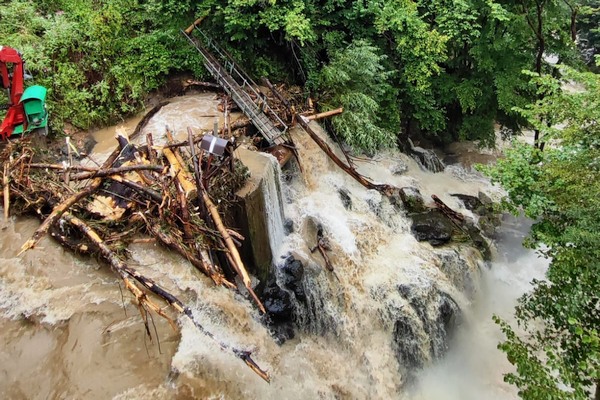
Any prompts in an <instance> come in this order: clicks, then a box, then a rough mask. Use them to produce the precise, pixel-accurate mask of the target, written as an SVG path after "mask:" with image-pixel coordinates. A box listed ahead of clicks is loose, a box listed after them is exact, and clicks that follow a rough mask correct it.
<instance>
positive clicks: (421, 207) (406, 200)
mask: <svg viewBox="0 0 600 400" xmlns="http://www.w3.org/2000/svg"><path fill="white" fill-rule="evenodd" d="M398 195H399V196H400V199H401V201H402V204H403V205H404V208H405V209H406V211H408V212H409V213H420V212H423V211H425V210H426V209H427V208H426V207H425V201H424V200H423V196H422V195H421V192H420V191H419V189H417V188H415V187H403V188H400V190H399V191H398Z"/></svg>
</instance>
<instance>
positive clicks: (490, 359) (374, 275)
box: [0, 94, 545, 400]
mask: <svg viewBox="0 0 600 400" xmlns="http://www.w3.org/2000/svg"><path fill="white" fill-rule="evenodd" d="M216 104H217V101H216V99H215V97H214V95H212V94H201V95H195V96H186V97H182V98H176V99H173V101H172V103H171V104H170V105H168V106H165V107H164V108H163V110H161V112H159V113H158V114H157V115H156V116H155V118H153V119H152V121H151V123H150V124H149V125H148V126H147V127H146V129H145V131H144V132H143V133H142V135H140V138H139V139H138V140H142V141H143V138H144V137H145V132H152V133H153V134H154V135H156V136H155V142H157V143H160V140H161V139H160V137H159V136H160V135H161V134H162V132H163V131H164V126H165V125H169V127H170V128H171V129H173V130H174V131H175V133H176V134H177V135H178V136H179V137H180V138H182V139H183V138H185V137H187V133H186V132H185V130H186V128H187V126H191V127H192V128H193V129H194V130H210V129H212V126H213V123H214V120H215V118H221V117H220V116H219V113H218V111H217V109H216ZM137 121H138V120H137V119H133V120H131V121H126V122H125V123H124V124H123V125H120V126H119V125H118V126H116V127H112V128H109V129H106V130H104V131H101V132H96V133H95V137H96V139H97V140H98V142H99V144H98V145H97V147H96V149H95V151H94V156H93V157H94V159H95V160H96V162H101V159H102V157H104V156H105V155H106V154H108V153H110V151H111V150H112V148H113V146H114V145H113V144H111V143H112V136H113V135H114V131H115V129H116V128H119V127H120V128H121V129H125V130H128V131H131V130H133V128H134V127H135V125H136V124H137ZM221 123H222V120H221ZM295 139H296V142H297V144H298V146H299V147H300V148H301V150H300V153H301V156H302V157H304V160H305V162H304V167H305V176H304V177H303V178H296V179H292V181H291V182H288V183H287V184H286V185H285V188H284V198H285V213H286V217H288V218H290V219H291V220H293V221H294V224H295V226H296V227H298V228H299V229H298V232H295V233H292V234H290V235H288V236H286V237H284V238H282V239H280V241H281V249H280V250H281V254H285V252H286V251H288V250H294V251H296V252H298V253H299V254H301V255H303V256H304V257H305V258H306V259H307V260H309V262H308V263H307V266H306V272H305V274H307V279H308V278H309V279H310V280H311V281H312V282H314V286H313V287H307V290H313V291H316V292H318V293H322V294H323V295H324V297H323V298H322V302H321V304H320V305H319V309H318V311H319V314H320V317H318V318H317V320H318V321H316V322H315V321H312V323H314V324H318V323H323V324H325V323H327V324H331V325H332V327H326V328H327V329H326V330H325V333H320V334H317V333H315V331H311V330H310V329H308V330H306V331H299V332H297V335H296V337H295V338H294V339H292V340H290V341H288V342H286V343H285V344H284V345H282V346H278V345H277V344H275V342H274V340H273V339H272V337H271V336H270V334H269V332H268V330H267V328H266V327H265V326H264V325H263V324H262V323H261V322H260V317H259V315H258V313H257V311H256V309H255V308H253V306H252V304H251V303H250V302H249V301H248V300H247V299H245V298H244V297H243V296H241V295H239V294H236V293H234V292H231V291H229V290H226V289H224V288H220V287H214V286H213V285H212V284H211V281H210V280H209V279H208V278H206V277H204V276H203V275H200V274H198V273H197V272H195V271H194V270H193V269H192V268H191V267H190V266H189V264H188V263H187V262H186V261H185V260H183V259H182V258H181V257H179V256H177V255H175V254H173V253H171V252H168V251H165V250H164V249H162V248H161V247H159V246H157V245H155V244H148V243H146V244H135V245H132V246H131V253H130V254H131V258H130V260H129V261H128V262H129V263H130V265H131V266H133V267H135V268H137V269H139V270H140V272H142V273H144V274H146V275H148V276H150V277H151V278H153V279H155V280H156V281H158V282H160V283H161V284H162V285H163V286H165V287H166V288H167V289H168V290H170V291H172V292H173V293H176V295H177V296H179V297H180V298H181V299H182V300H184V301H185V302H186V304H189V305H190V306H191V307H192V309H193V312H194V315H195V316H197V317H198V318H199V320H201V321H202V323H203V324H204V325H205V327H206V328H207V329H208V330H209V331H211V332H212V333H213V334H214V335H215V337H217V338H219V340H221V341H222V342H224V343H226V344H227V345H231V346H235V347H238V348H244V349H249V350H252V351H254V355H253V357H254V359H255V361H257V362H258V363H259V365H261V366H262V367H264V368H266V369H268V370H269V372H270V373H271V375H272V381H271V384H270V385H269V384H266V383H265V382H263V381H262V380H261V379H260V378H258V377H257V376H256V375H255V374H254V373H252V372H251V371H250V370H249V369H248V368H246V366H245V365H244V364H243V362H241V361H240V360H239V359H237V358H235V357H234V356H232V355H231V354H229V353H225V352H222V351H220V349H219V348H218V346H217V345H216V343H215V342H214V341H212V340H210V338H207V337H206V336H205V335H202V334H201V333H199V332H198V331H197V330H195V329H194V327H193V326H191V324H190V323H189V322H186V321H185V320H181V319H180V320H179V324H180V326H181V329H180V331H179V332H174V331H173V330H172V329H171V327H170V326H169V325H168V323H167V322H166V321H165V320H163V319H162V318H159V317H156V316H155V317H154V319H153V322H154V325H155V330H154V328H153V340H152V341H151V340H150V339H149V338H148V337H147V336H146V335H145V330H144V326H143V323H142V321H141V318H140V315H139V312H138V310H137V308H136V306H135V305H134V304H133V303H132V300H131V296H130V295H129V293H128V292H127V291H126V290H124V289H123V288H122V287H121V286H120V285H119V281H118V279H116V278H115V277H114V276H113V274H112V273H111V272H110V270H109V268H108V267H107V266H106V265H105V264H104V263H101V262H97V261H94V260H91V259H89V258H80V257H77V256H74V255H72V254H71V253H69V252H66V251H64V250H63V249H62V248H60V247H59V246H57V245H56V244H55V243H53V242H52V241H51V240H50V239H48V238H44V239H43V240H42V241H41V242H40V243H39V245H38V246H37V247H36V248H35V249H34V250H31V251H28V252H27V253H25V254H23V255H22V256H19V257H17V253H18V251H19V249H20V247H21V245H22V244H23V243H24V242H25V241H26V240H27V239H28V238H29V237H30V235H31V234H32V233H33V232H34V230H35V229H36V227H37V226H39V222H38V221H36V220H33V219H14V218H13V219H10V220H9V221H3V222H2V223H1V225H0V227H1V233H2V237H1V239H0V326H1V329H0V343H1V344H2V350H1V351H0V398H3V399H111V398H112V399H149V398H152V399H154V398H157V399H191V398H206V399H278V400H279V399H307V400H308V399H310V400H312V399H389V398H398V399H404V400H426V399H442V398H443V399H448V400H471V399H472V400H476V399H482V398H485V399H497V400H508V399H514V398H516V392H515V390H514V388H512V387H510V386H508V385H507V384H505V383H504V382H502V373H503V372H505V371H507V370H509V368H510V366H509V365H508V363H507V362H506V360H505V358H504V356H503V355H502V354H501V353H500V352H499V351H498V350H496V343H497V342H498V340H500V339H501V334H500V333H499V331H498V329H497V328H496V327H495V326H494V324H493V323H492V322H491V320H490V317H491V315H492V313H499V314H500V315H503V316H507V317H510V312H511V308H512V306H513V305H514V301H515V298H516V297H517V296H518V295H519V294H520V293H522V292H523V291H524V290H526V289H527V287H528V284H527V282H528V281H529V280H530V278H531V277H532V276H534V275H535V274H538V275H540V274H542V273H543V270H544V268H545V264H544V263H543V262H540V261H539V259H538V258H537V257H536V256H535V254H533V253H531V252H528V251H525V250H522V249H521V248H520V246H519V245H518V243H519V240H517V241H515V242H514V243H513V242H511V245H510V246H511V248H510V249H506V250H505V251H506V252H508V253H511V256H512V257H511V258H510V259H507V258H506V257H503V256H502V254H501V253H502V251H500V252H499V254H498V255H497V260H496V262H495V263H494V264H493V266H492V268H491V269H482V270H481V277H480V279H479V280H478V282H479V286H478V291H477V294H476V296H475V297H474V298H473V299H471V300H469V299H468V298H466V297H465V296H464V295H462V294H461V293H458V292H457V291H456V289H455V288H454V287H453V286H452V282H451V281H450V280H449V278H448V277H447V276H445V275H444V274H443V273H442V272H441V271H440V270H439V268H438V267H437V265H438V264H439V260H438V259H437V256H436V255H435V254H434V253H432V248H431V246H429V245H428V244H422V243H418V242H416V240H415V239H414V237H413V236H412V235H411V234H410V229H409V225H410V224H409V222H408V220H407V219H406V218H405V217H404V216H403V215H399V214H398V213H395V214H393V213H391V211H392V210H391V209H387V208H385V205H382V204H383V203H381V199H380V196H379V195H378V194H377V193H374V192H372V191H365V190H364V188H362V187H360V186H359V185H357V184H356V183H355V182H353V181H351V180H349V178H348V177H347V176H346V175H344V174H343V173H341V172H340V171H339V170H337V169H336V168H335V167H334V166H333V165H332V163H331V162H329V161H328V160H327V159H325V158H323V156H322V154H321V153H320V152H319V151H318V149H317V148H316V146H315V145H314V143H312V142H311V141H310V139H309V138H308V137H307V136H302V135H301V134H298V136H296V137H295ZM399 160H400V161H402V162H404V163H406V164H407V165H408V172H407V173H406V174H403V175H400V176H398V175H392V174H391V172H390V167H391V166H393V165H394V164H395V163H397V162H398V161H399ZM358 164H359V169H360V171H361V172H362V173H364V174H365V175H367V176H369V177H370V178H372V179H374V180H376V181H381V182H390V183H393V184H395V185H397V186H405V185H416V186H417V187H419V188H420V190H421V192H422V193H423V194H424V196H425V197H426V198H428V197H429V196H430V195H431V194H433V193H436V194H437V195H439V196H440V197H441V198H442V199H443V200H444V201H445V202H446V203H447V204H449V205H450V206H451V207H453V208H456V209H459V210H460V211H461V212H464V213H466V214H468V211H467V210H465V209H464V208H463V207H462V206H461V204H460V203H459V202H458V200H457V199H456V198H454V197H452V196H449V194H450V193H454V192H456V191H459V192H461V193H467V194H472V195H476V194H477V192H478V191H479V190H484V191H487V192H488V193H491V194H494V193H496V192H495V191H496V190H497V189H495V188H492V187H491V186H490V185H489V182H487V180H485V179H484V178H482V177H481V176H480V175H478V174H477V173H476V172H474V171H472V170H470V169H468V168H466V169H465V168H462V167H450V168H448V169H447V170H446V171H445V172H444V173H441V174H435V175H434V174H430V173H428V172H425V171H423V170H421V169H420V168H419V167H418V166H417V165H416V164H415V163H414V161H412V160H411V159H410V158H407V157H404V156H402V155H399V154H396V153H389V154H387V153H385V154H381V155H380V156H378V158H377V159H376V160H369V161H361V162H358ZM340 187H345V188H347V189H348V191H349V193H350V195H351V197H352V199H353V206H352V208H353V209H352V210H345V209H344V208H343V207H342V206H341V203H340V199H339V195H338V193H337V192H336V189H337V188H340ZM377 204H379V205H380V206H381V207H380V208H379V209H377V207H375V208H376V211H377V213H379V215H376V214H375V213H374V211H373V210H374V205H377ZM382 215H383V217H382ZM308 217H310V218H315V219H317V220H319V221H321V222H323V223H324V224H326V226H327V229H328V233H329V235H330V239H331V242H332V246H333V248H334V249H336V253H338V254H336V255H335V256H332V260H333V262H334V263H335V264H336V273H337V274H338V279H337V280H336V279H333V278H332V277H331V276H330V275H328V274H327V273H326V272H324V271H323V269H322V267H320V266H319V265H318V263H317V262H316V261H315V259H313V258H312V257H313V256H312V255H311V254H310V252H309V250H308V248H307V246H306V243H304V242H303V238H302V236H301V233H300V232H299V231H301V229H300V228H301V227H302V226H303V224H304V221H305V220H306V218H308ZM382 219H384V221H382ZM506 229H507V230H510V229H512V228H510V226H507V228H506ZM516 231H517V233H518V234H521V233H520V231H519V230H518V229H516ZM317 261H318V260H317ZM473 263H476V260H475V259H474V260H473ZM474 265H475V264H474ZM523 265H525V266H528V268H522V266H523ZM399 281H400V282H411V283H413V284H415V285H417V286H419V285H421V286H427V285H429V284H431V282H435V284H436V285H440V287H443V288H444V289H445V290H446V291H447V292H449V293H455V294H456V298H457V301H458V302H459V303H460V304H461V306H463V307H464V310H465V313H466V314H468V318H467V320H468V321H469V323H468V324H466V325H465V327H463V328H461V330H460V332H459V338H458V339H457V340H456V342H455V343H454V344H453V347H452V349H451V350H450V352H449V353H448V355H447V356H446V357H445V358H444V359H442V360H439V361H436V362H432V363H430V364H429V365H428V366H427V367H426V368H425V369H424V370H422V371H421V372H420V373H419V375H418V378H417V380H416V382H415V383H414V385H413V386H412V387H410V388H409V387H407V386H405V385H404V383H405V377H404V376H403V375H402V373H401V372H400V368H399V365H398V361H397V359H396V356H395V353H394V352H393V350H392V349H391V347H390V335H391V328H390V321H388V320H387V319H386V318H383V317H380V318H376V317H375V316H377V315H381V314H382V311H385V307H386V305H385V304H383V303H385V302H394V301H401V300H402V299H398V298H396V297H394V296H392V295H389V294H385V293H383V294H382V293H381V291H382V290H383V289H384V288H387V287H391V288H394V287H395V285H397V282H399ZM381 296H383V297H381ZM390 296H391V297H390ZM319 318H321V319H319ZM392 325H393V324H392Z"/></svg>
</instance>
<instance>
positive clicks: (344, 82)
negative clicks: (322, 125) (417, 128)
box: [319, 40, 397, 152]
mask: <svg viewBox="0 0 600 400" xmlns="http://www.w3.org/2000/svg"><path fill="white" fill-rule="evenodd" d="M377 52H378V49H377V48H376V47H374V46H373V45H371V44H369V43H368V42H366V41H364V40H358V41H355V42H353V43H352V44H351V45H350V46H348V47H347V48H345V49H343V50H339V51H337V52H336V53H335V54H334V55H333V56H332V60H331V62H330V63H329V64H328V65H326V66H324V67H323V69H322V70H321V72H320V74H319V88H320V93H321V107H322V108H324V109H333V108H337V107H339V106H342V107H344V110H345V112H344V113H343V114H342V115H341V116H339V117H336V118H334V119H333V121H332V124H333V128H334V129H335V131H336V133H338V134H340V136H341V137H342V138H343V139H344V140H345V141H346V143H348V144H349V145H350V146H352V147H354V148H356V149H360V150H363V151H367V152H373V151H375V150H377V149H378V148H381V147H391V146H393V145H394V143H395V134H394V132H393V131H391V130H390V129H386V126H390V125H391V124H390V121H387V123H385V122H384V121H383V118H386V115H390V114H391V115H394V113H393V112H389V110H386V112H384V110H382V109H381V104H382V103H383V99H385V98H392V99H393V98H395V96H396V92H395V90H394V89H393V88H392V86H391V85H390V84H389V80H390V79H391V77H392V75H393V73H392V72H390V71H386V70H385V68H384V66H383V65H382V62H383V61H384V60H385V56H382V55H379V54H377ZM389 106H390V107H393V104H391V105H389ZM396 115H397V113H396Z"/></svg>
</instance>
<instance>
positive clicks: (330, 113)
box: [306, 107, 344, 121]
mask: <svg viewBox="0 0 600 400" xmlns="http://www.w3.org/2000/svg"><path fill="white" fill-rule="evenodd" d="M343 112H344V107H340V108H336V109H335V110H330V111H325V112H322V113H318V114H313V115H307V116H306V119H308V120H309V121H316V120H319V119H323V118H327V117H332V116H334V115H338V114H341V113H343Z"/></svg>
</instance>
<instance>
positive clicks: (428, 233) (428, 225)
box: [411, 210, 454, 246]
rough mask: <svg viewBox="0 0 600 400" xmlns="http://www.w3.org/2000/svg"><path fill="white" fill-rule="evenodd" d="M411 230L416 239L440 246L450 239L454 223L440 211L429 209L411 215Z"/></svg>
mask: <svg viewBox="0 0 600 400" xmlns="http://www.w3.org/2000/svg"><path fill="white" fill-rule="evenodd" d="M412 219H413V223H412V228H411V229H412V232H413V234H414V235H415V237H416V238H417V240H418V241H420V242H421V241H428V242H429V243H430V244H431V245H432V246H441V245H443V244H444V243H447V242H449V241H450V239H452V232H453V231H454V225H453V224H452V222H451V221H450V220H449V219H448V218H447V217H446V216H445V215H444V214H442V213H441V212H440V211H438V210H429V211H426V212H423V213H420V214H414V215H412Z"/></svg>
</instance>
